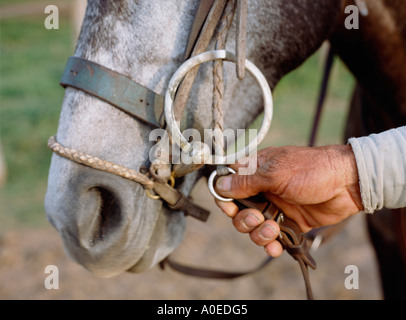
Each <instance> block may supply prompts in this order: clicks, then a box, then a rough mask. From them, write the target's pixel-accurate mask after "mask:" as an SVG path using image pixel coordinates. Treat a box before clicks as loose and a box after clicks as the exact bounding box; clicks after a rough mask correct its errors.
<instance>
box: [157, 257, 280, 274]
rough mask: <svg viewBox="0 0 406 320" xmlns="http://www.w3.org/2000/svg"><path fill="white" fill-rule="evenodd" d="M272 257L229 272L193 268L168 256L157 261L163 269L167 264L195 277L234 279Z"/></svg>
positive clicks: (256, 268)
mask: <svg viewBox="0 0 406 320" xmlns="http://www.w3.org/2000/svg"><path fill="white" fill-rule="evenodd" d="M273 259H274V258H272V257H268V258H267V259H265V260H264V261H262V262H261V263H260V264H259V265H258V266H257V267H255V268H253V269H251V270H247V271H241V272H229V271H221V270H213V269H204V268H194V267H190V266H187V265H184V264H180V263H178V262H175V261H173V260H172V259H171V258H170V257H167V258H166V259H165V260H163V261H161V262H160V263H159V266H160V267H161V269H165V266H166V265H168V266H169V267H171V268H172V269H173V270H175V271H178V272H180V273H183V274H186V275H189V276H193V277H197V278H209V279H235V278H239V277H242V276H246V275H249V274H252V273H255V272H258V271H260V270H261V269H263V268H264V267H265V266H266V265H268V263H269V262H270V261H271V260H273Z"/></svg>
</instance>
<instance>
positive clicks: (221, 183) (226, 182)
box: [216, 176, 232, 191]
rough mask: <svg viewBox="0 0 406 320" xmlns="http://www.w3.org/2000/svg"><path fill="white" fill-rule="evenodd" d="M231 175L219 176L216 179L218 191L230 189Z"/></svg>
mask: <svg viewBox="0 0 406 320" xmlns="http://www.w3.org/2000/svg"><path fill="white" fill-rule="evenodd" d="M231 179H232V177H231V176H225V177H220V178H219V179H218V180H217V184H216V186H217V189H218V190H219V191H230V190H231Z"/></svg>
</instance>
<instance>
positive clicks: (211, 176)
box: [207, 167, 235, 202]
mask: <svg viewBox="0 0 406 320" xmlns="http://www.w3.org/2000/svg"><path fill="white" fill-rule="evenodd" d="M227 169H228V172H230V173H232V174H234V173H235V170H234V169H231V168H230V167H227ZM216 176H217V170H214V171H213V172H212V173H211V175H210V177H209V180H208V181H207V184H208V186H209V191H210V193H211V194H212V195H213V196H214V197H215V198H216V199H218V200H220V201H224V202H231V201H233V200H234V199H233V198H224V197H222V196H219V195H218V193H217V192H216V190H214V178H215V177H216Z"/></svg>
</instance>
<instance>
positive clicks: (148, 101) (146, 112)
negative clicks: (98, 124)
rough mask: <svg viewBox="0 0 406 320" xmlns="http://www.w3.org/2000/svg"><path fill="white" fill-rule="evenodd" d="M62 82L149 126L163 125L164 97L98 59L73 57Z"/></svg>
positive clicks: (65, 85) (67, 65)
mask: <svg viewBox="0 0 406 320" xmlns="http://www.w3.org/2000/svg"><path fill="white" fill-rule="evenodd" d="M60 85H61V86H63V87H67V86H69V87H73V88H76V89H79V90H82V91H84V92H86V93H89V94H91V95H93V96H95V97H97V98H99V99H101V100H103V101H105V102H107V103H110V104H111V105H113V106H114V107H116V108H118V109H120V110H122V111H124V112H126V113H128V114H130V115H132V116H134V117H136V118H137V119H139V120H141V121H143V122H145V123H146V124H148V125H150V126H153V127H155V128H159V127H162V124H163V121H164V117H163V109H164V97H163V96H161V95H159V94H156V93H155V92H153V91H151V90H150V89H148V88H146V87H144V86H141V85H140V84H138V83H136V82H135V81H133V80H131V79H130V78H128V77H126V76H124V75H123V74H121V73H118V72H116V71H114V70H111V69H109V68H106V67H104V66H102V65H100V64H98V63H95V62H92V61H89V60H85V59H82V58H79V57H70V58H69V59H68V62H67V64H66V67H65V70H64V72H63V75H62V78H61V80H60Z"/></svg>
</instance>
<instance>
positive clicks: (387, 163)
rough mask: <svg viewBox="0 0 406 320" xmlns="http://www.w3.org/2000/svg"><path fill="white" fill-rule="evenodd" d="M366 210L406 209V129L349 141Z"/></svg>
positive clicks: (400, 128) (405, 127) (370, 211)
mask: <svg viewBox="0 0 406 320" xmlns="http://www.w3.org/2000/svg"><path fill="white" fill-rule="evenodd" d="M348 143H349V144H350V145H351V147H352V150H353V152H354V154H355V159H356V162H357V167H358V175H359V183H360V189H361V198H362V203H363V205H364V211H365V212H367V213H372V212H374V211H375V210H379V209H382V207H386V208H402V207H406V126H404V127H399V128H396V129H391V130H388V131H384V132H382V133H379V134H371V135H369V136H367V137H361V138H351V139H349V140H348Z"/></svg>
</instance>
